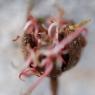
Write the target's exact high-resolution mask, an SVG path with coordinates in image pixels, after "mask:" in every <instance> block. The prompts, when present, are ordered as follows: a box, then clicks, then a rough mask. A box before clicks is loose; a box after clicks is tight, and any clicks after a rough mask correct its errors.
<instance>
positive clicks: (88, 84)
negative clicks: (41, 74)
mask: <svg viewBox="0 0 95 95" xmlns="http://www.w3.org/2000/svg"><path fill="white" fill-rule="evenodd" d="M32 1H33V4H32V9H33V11H32V13H33V15H34V16H46V15H49V14H52V15H53V14H55V13H56V10H55V9H54V8H53V5H54V0H32ZM59 3H60V5H61V6H64V10H65V17H66V18H70V19H74V20H75V21H76V22H79V21H80V20H82V19H87V18H91V19H92V22H91V23H89V24H88V25H87V27H88V29H89V34H88V38H87V39H88V44H87V46H86V48H85V49H84V52H83V55H82V58H81V60H80V62H79V63H78V65H77V66H76V67H75V68H73V69H71V70H69V71H67V72H65V73H63V75H62V76H61V77H60V78H59V82H60V85H59V91H58V95H95V9H94V7H95V0H59ZM27 6H29V3H28V1H27V0H0V95H21V92H22V91H24V90H25V88H27V87H28V86H29V85H31V84H32V83H33V81H35V79H36V78H35V77H34V76H33V77H31V78H30V79H26V81H25V82H23V81H21V80H19V78H18V75H19V72H20V71H21V70H22V68H23V67H24V60H23V56H22V53H21V50H20V46H19V45H18V44H17V43H13V42H12V39H13V38H15V37H16V35H17V34H20V35H21V34H22V33H23V32H22V30H23V27H24V24H25V19H26V14H27ZM12 63H13V64H15V66H13V65H12ZM31 95H51V91H50V85H49V79H47V78H46V79H45V80H44V81H43V82H42V83H41V84H40V85H39V86H38V87H37V88H36V89H35V90H34V92H33V94H31Z"/></svg>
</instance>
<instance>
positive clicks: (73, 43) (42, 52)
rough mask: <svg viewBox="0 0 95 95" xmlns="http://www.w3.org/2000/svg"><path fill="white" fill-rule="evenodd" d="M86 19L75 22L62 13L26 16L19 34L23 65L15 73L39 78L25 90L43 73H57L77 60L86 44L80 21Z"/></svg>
mask: <svg viewBox="0 0 95 95" xmlns="http://www.w3.org/2000/svg"><path fill="white" fill-rule="evenodd" d="M87 22H88V20H87V21H83V22H81V23H79V24H76V23H75V22H73V21H70V20H66V19H64V18H63V17H62V16H60V17H49V18H43V19H37V18H35V17H33V16H31V15H30V16H29V17H28V20H27V23H26V26H25V28H24V31H25V32H24V35H23V38H22V45H23V51H24V55H25V59H26V64H27V67H26V69H24V70H23V71H22V72H21V73H20V75H19V77H20V78H21V77H22V76H26V77H28V76H31V75H36V76H38V77H39V79H38V81H36V82H35V83H34V85H32V86H31V87H30V88H29V89H28V91H27V93H30V92H31V91H32V90H33V89H34V88H35V87H36V86H37V85H38V84H39V82H40V81H41V80H42V79H43V78H44V77H46V76H48V77H57V76H58V75H60V74H61V73H62V72H64V71H66V70H68V69H70V68H71V67H73V66H75V65H76V64H77V62H78V61H79V59H80V55H81V51H82V49H83V47H84V46H85V45H86V40H85V36H84V35H83V34H84V32H87V29H86V28H84V27H83V25H84V24H86V23H87ZM27 93H26V94H25V95H27Z"/></svg>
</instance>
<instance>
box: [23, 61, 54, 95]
mask: <svg viewBox="0 0 95 95" xmlns="http://www.w3.org/2000/svg"><path fill="white" fill-rule="evenodd" d="M44 64H45V72H44V74H43V75H42V76H41V77H39V79H38V80H37V81H36V82H35V83H34V84H33V85H32V86H30V87H29V89H28V90H27V92H26V93H24V94H23V95H28V94H29V93H31V92H32V91H33V90H34V89H35V88H36V86H37V85H38V84H39V83H40V82H41V81H42V80H43V78H45V77H46V76H47V75H48V74H49V73H50V72H51V70H52V68H53V64H52V62H51V60H46V62H45V63H44Z"/></svg>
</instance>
